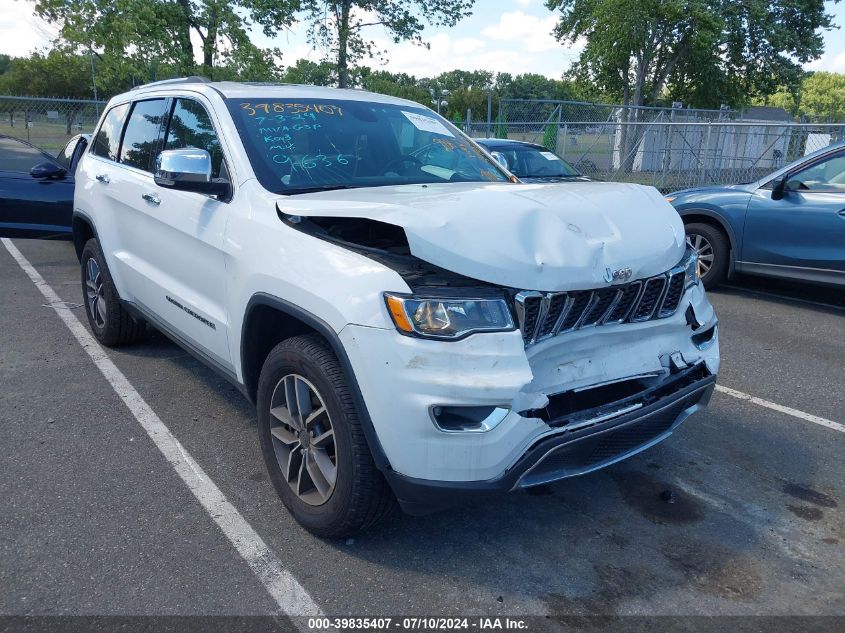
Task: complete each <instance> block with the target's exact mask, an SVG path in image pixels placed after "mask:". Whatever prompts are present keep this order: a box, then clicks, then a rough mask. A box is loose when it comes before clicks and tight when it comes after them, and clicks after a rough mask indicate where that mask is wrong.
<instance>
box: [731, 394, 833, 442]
mask: <svg viewBox="0 0 845 633" xmlns="http://www.w3.org/2000/svg"><path fill="white" fill-rule="evenodd" d="M716 391H719V392H721V393H724V394H727V395H729V396H733V397H734V398H739V399H740V400H745V401H747V402H752V403H754V404H756V405H759V406H761V407H766V408H767V409H772V410H773V411H779V412H780V413H786V414H787V415H791V416H793V417H796V418H800V419H802V420H806V421H807V422H812V423H813V424H818V425H819V426H824V427H827V428H829V429H833V430H834V431H839V432H840V433H845V424H840V423H839V422H834V421H833V420H828V419H827V418H822V417H819V416H817V415H813V414H812V413H804V412H803V411H799V410H798V409H793V408H792V407H785V406H783V405H782V404H777V403H776V402H769V401H768V400H763V399H762V398H758V397H757V396H752V395H750V394H747V393H743V392H742V391H737V390H736V389H731V388H730V387H723V386H722V385H716Z"/></svg>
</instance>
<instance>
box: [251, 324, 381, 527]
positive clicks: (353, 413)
mask: <svg viewBox="0 0 845 633" xmlns="http://www.w3.org/2000/svg"><path fill="white" fill-rule="evenodd" d="M257 400H258V403H257V404H258V424H259V434H260V438H261V450H262V453H263V455H264V461H265V463H266V464H267V469H268V470H269V472H270V478H271V480H272V482H273V486H274V487H275V488H276V492H277V493H278V495H279V497H281V499H282V502H283V503H284V504H285V506H286V507H287V509H288V510H289V511H290V513H291V514H292V515H293V516H294V518H295V519H296V520H297V521H298V522H299V523H300V524H301V525H303V526H304V527H305V528H306V529H307V530H309V531H310V532H312V533H314V534H316V535H317V536H321V537H326V538H341V537H345V536H350V535H352V534H354V533H356V532H358V531H360V530H362V529H364V528H366V527H369V526H370V525H372V524H373V523H375V522H376V521H378V520H379V519H381V518H382V517H383V516H384V515H386V514H387V513H388V512H389V510H390V509H391V508H392V507H393V505H394V499H393V495H392V493H391V491H390V489H389V487H388V485H387V482H386V481H385V479H384V477H383V476H382V474H381V473H380V472H379V471H378V469H377V468H376V465H375V462H374V461H373V458H372V455H371V454H370V450H369V447H368V445H367V441H366V438H365V437H364V431H363V429H362V428H361V422H360V419H359V417H358V412H357V410H356V408H355V404H354V401H353V398H352V392H351V390H350V388H349V385H348V384H347V381H346V376H345V375H344V372H343V368H342V367H341V366H340V363H339V362H338V360H337V357H336V356H335V355H334V353H333V352H332V350H331V349H330V348H329V347H328V346H327V345H326V343H325V342H324V340H323V339H321V338H320V337H318V336H316V335H306V336H296V337H293V338H290V339H287V340H285V341H282V342H281V343H279V344H278V345H277V346H276V347H274V348H273V350H272V351H271V352H270V354H269V355H268V356H267V359H266V360H265V361H264V366H263V368H262V369H261V376H260V378H259V383H258V398H257Z"/></svg>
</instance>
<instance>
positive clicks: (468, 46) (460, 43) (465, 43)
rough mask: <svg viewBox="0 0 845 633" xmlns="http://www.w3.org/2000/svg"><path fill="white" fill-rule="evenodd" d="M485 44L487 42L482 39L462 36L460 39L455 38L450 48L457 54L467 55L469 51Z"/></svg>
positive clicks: (471, 51) (477, 49)
mask: <svg viewBox="0 0 845 633" xmlns="http://www.w3.org/2000/svg"><path fill="white" fill-rule="evenodd" d="M486 46H487V43H486V42H485V41H484V40H479V39H476V38H474V37H464V38H462V39H459V40H455V43H454V44H453V45H452V48H453V49H454V51H455V54H457V55H469V54H470V53H475V52H477V51H480V50H481V49H483V48H485V47H486Z"/></svg>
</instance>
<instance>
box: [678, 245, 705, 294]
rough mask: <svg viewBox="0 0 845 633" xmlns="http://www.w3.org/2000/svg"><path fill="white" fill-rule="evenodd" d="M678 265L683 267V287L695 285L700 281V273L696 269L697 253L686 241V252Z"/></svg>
mask: <svg viewBox="0 0 845 633" xmlns="http://www.w3.org/2000/svg"><path fill="white" fill-rule="evenodd" d="M680 265H681V266H683V267H684V289H685V290H686V289H687V288H689V287H690V286H697V285H698V284H699V283H700V282H701V275H700V274H699V271H698V253H697V252H696V250H695V249H694V248H693V247H692V246H691V245H690V244H689V243H687V252H686V254H685V255H684V259H683V260H682V261H681V264H680Z"/></svg>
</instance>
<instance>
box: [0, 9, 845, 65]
mask: <svg viewBox="0 0 845 633" xmlns="http://www.w3.org/2000/svg"><path fill="white" fill-rule="evenodd" d="M825 4H826V6H827V9H828V11H829V12H831V13H833V14H834V23H835V24H837V25H839V26H842V27H845V2H842V3H839V4H834V3H832V2H826V3H825ZM554 24H555V16H554V14H553V13H552V12H551V11H549V10H548V9H546V8H545V6H544V5H543V0H477V1H476V4H475V9H474V11H473V15H472V16H471V17H469V18H467V19H465V20H463V21H462V22H460V23H459V24H458V25H457V26H455V27H453V28H451V29H448V28H428V29H426V31H425V33H424V35H423V37H424V39H425V40H426V41H427V42H429V44H430V46H431V48H430V49H429V50H425V49H423V48H421V47H419V46H415V45H413V44H410V43H407V42H405V43H400V44H395V43H393V42H392V41H391V40H390V39H389V38H388V37H387V35H386V33H385V31H384V29H382V28H381V27H369V28H368V29H367V30H366V33H367V35H368V37H370V38H371V39H373V40H374V41H375V42H376V44H377V45H378V46H379V48H380V49H381V50H382V51H384V53H385V54H384V58H385V64H384V66H381V67H383V68H385V69H386V70H390V71H392V72H406V73H408V74H411V75H416V76H417V77H431V76H434V75H437V74H439V73H441V72H445V71H448V70H454V69H462V70H489V71H494V72H509V73H512V74H520V73H526V72H532V73H539V74H542V75H546V76H547V77H554V78H557V77H560V75H561V74H562V72H563V71H565V70H566V69H567V68H568V67H569V65H570V64H571V63H572V61H574V60H575V59H577V57H578V54H579V52H580V48H581V46H580V45H579V44H578V43H576V44H575V45H574V46H564V45H562V44H560V43H559V42H557V41H556V40H555V39H554V37H553V36H552V35H551V31H552V28H553V27H554ZM56 33H57V32H56V29H55V27H54V26H52V25H50V24H46V23H45V22H43V21H42V20H40V19H38V18H36V17H34V16H33V15H32V2H31V1H27V0H0V53H5V54H7V55H13V56H25V55H27V54H29V53H30V52H31V51H33V50H35V49H38V48H43V47H45V46H47V45H48V44H49V42H50V40H51V39H52V38H53V37H55V36H56ZM824 38H825V53H824V55H823V56H822V57H821V58H820V59H817V60H815V61H813V62H810V63H809V64H807V65H806V66H805V67H806V68H807V69H808V70H829V71H834V72H840V73H845V30H843V29H839V30H832V31H828V32H826V33H825V35H824ZM254 41H255V43H256V44H258V45H259V46H266V47H271V46H272V47H278V48H281V49H282V50H283V51H284V58H283V62H284V63H285V64H293V63H294V62H295V61H296V60H297V59H299V58H301V57H304V58H308V59H312V60H314V61H318V60H319V59H321V58H322V57H323V53H322V52H321V51H313V50H311V48H310V47H309V45H308V43H307V42H306V39H305V27H304V26H295V27H294V28H293V29H292V30H291V31H289V32H287V31H286V32H284V33H283V34H281V35H279V36H278V37H276V38H274V39H269V38H267V37H265V36H264V35H263V34H262V33H260V31H257V30H256V31H255V33H254ZM367 65H369V66H371V67H374V68H375V67H379V64H377V63H375V62H370V63H368V64H367Z"/></svg>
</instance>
